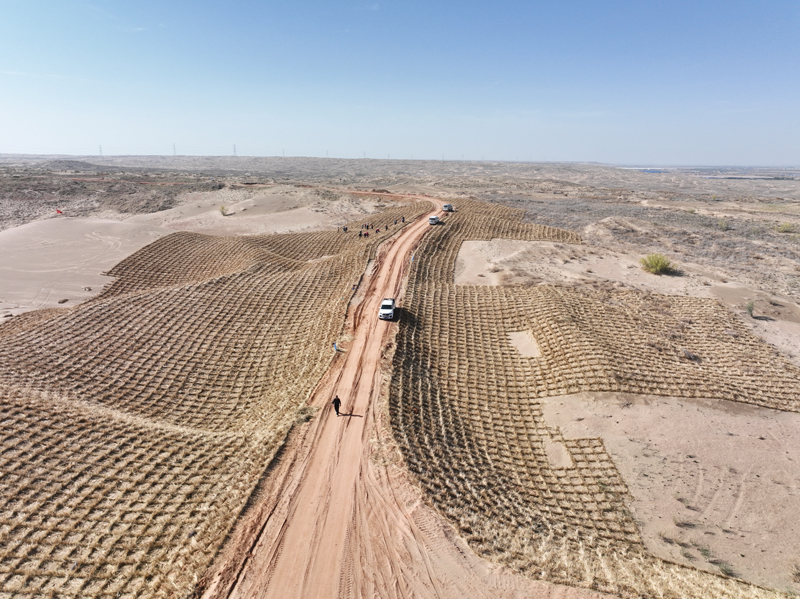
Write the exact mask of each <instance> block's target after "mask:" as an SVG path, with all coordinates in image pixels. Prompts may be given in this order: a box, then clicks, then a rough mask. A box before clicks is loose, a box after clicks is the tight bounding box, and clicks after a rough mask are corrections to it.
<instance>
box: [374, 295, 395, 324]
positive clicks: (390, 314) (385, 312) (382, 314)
mask: <svg viewBox="0 0 800 599" xmlns="http://www.w3.org/2000/svg"><path fill="white" fill-rule="evenodd" d="M394 308H395V303H394V298H393V297H387V298H384V300H383V301H382V302H381V308H380V310H378V318H380V319H381V320H394Z"/></svg>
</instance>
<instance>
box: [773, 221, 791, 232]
mask: <svg viewBox="0 0 800 599" xmlns="http://www.w3.org/2000/svg"><path fill="white" fill-rule="evenodd" d="M776 229H778V233H794V229H795V227H794V223H781V224H779V225H778V226H777V227H776Z"/></svg>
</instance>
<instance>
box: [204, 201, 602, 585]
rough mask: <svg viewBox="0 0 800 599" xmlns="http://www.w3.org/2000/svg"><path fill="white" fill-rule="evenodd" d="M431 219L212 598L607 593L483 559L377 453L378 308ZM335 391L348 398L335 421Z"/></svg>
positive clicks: (213, 576) (400, 258)
mask: <svg viewBox="0 0 800 599" xmlns="http://www.w3.org/2000/svg"><path fill="white" fill-rule="evenodd" d="M432 201H434V202H435V203H437V204H439V205H440V206H441V202H440V201H439V200H432ZM445 226H446V225H445ZM429 227H430V226H429V225H428V222H427V216H426V217H423V218H421V219H419V220H418V221H417V222H414V223H412V224H410V225H408V226H407V227H406V228H405V229H403V230H402V231H401V232H400V234H398V235H397V236H395V237H394V238H392V239H390V240H388V241H387V242H386V243H385V244H384V245H383V247H382V248H381V251H380V252H379V254H378V256H377V258H376V263H375V268H374V270H373V273H372V274H371V275H370V276H368V277H366V278H365V281H364V282H365V283H366V286H365V287H366V293H365V297H364V300H363V301H362V302H360V303H359V304H358V305H357V306H355V309H354V310H353V314H352V316H351V319H352V325H351V330H352V333H353V341H352V342H351V344H350V347H349V349H348V350H347V351H346V352H345V353H343V354H340V355H339V356H337V358H336V359H335V360H334V363H333V365H332V367H331V369H330V370H329V371H328V373H327V374H326V376H325V377H324V378H323V380H322V381H321V382H320V385H319V386H318V387H317V389H316V390H315V392H314V395H313V397H312V399H311V401H310V403H311V405H314V406H317V407H320V408H321V410H320V411H319V412H318V414H317V417H316V418H314V419H313V420H312V421H311V422H310V423H309V424H308V425H307V426H305V427H301V429H303V430H300V431H299V432H298V433H297V434H295V435H293V436H292V437H291V438H290V440H289V441H288V443H287V445H286V446H285V448H284V450H283V452H282V455H281V456H280V458H279V459H277V460H276V465H275V467H274V468H272V469H271V471H270V473H269V477H268V479H267V482H266V484H265V485H264V488H263V489H262V492H261V499H260V500H259V505H258V507H257V508H256V509H254V511H253V515H251V516H250V518H249V522H246V523H245V524H243V525H242V526H241V527H240V528H241V530H239V531H238V534H234V536H233V538H232V540H231V542H230V547H231V548H229V551H228V554H227V555H223V558H222V559H220V560H218V563H217V564H216V566H215V570H214V571H213V572H210V573H209V575H207V576H209V578H208V582H207V586H206V583H205V582H202V583H201V584H200V588H203V587H205V592H204V593H203V597H204V598H208V599H211V598H218V597H231V598H237V599H238V598H259V599H260V598H272V597H275V598H278V597H279V598H280V599H295V598H296V599H301V598H302V599H322V598H325V599H328V598H333V597H343V598H348V599H349V598H351V597H382V598H383V597H386V598H392V599H395V598H396V599H410V598H412V597H413V598H416V597H421V598H428V597H430V598H432V599H433V598H437V599H441V598H445V597H476V598H482V597H485V598H487V599H501V598H505V597H509V598H511V597H532V598H542V599H544V598H552V599H555V598H563V599H568V598H569V599H572V598H575V599H577V598H589V597H591V598H598V597H603V596H604V595H601V594H598V593H594V592H591V591H586V590H583V589H572V588H569V587H563V586H558V585H552V584H548V583H544V582H539V581H534V580H530V579H527V578H524V577H522V576H519V575H516V574H514V573H512V572H510V571H509V570H507V569H506V568H503V567H502V566H498V565H496V564H492V563H490V562H487V561H486V560H484V559H482V558H480V557H478V556H477V555H476V554H475V553H474V552H472V550H471V549H470V548H469V547H468V546H467V545H466V543H465V542H464V541H463V540H462V539H460V538H459V537H458V536H457V535H456V533H455V531H454V530H453V528H452V527H451V526H450V525H449V524H448V523H447V522H446V521H444V520H443V519H442V518H441V517H440V516H439V515H438V514H436V513H435V512H434V511H433V510H432V509H430V508H429V507H428V506H427V505H426V504H425V503H424V502H423V500H422V495H421V493H420V491H419V489H418V488H417V487H415V486H414V485H413V484H412V483H411V482H410V480H409V478H408V476H407V474H406V473H405V471H404V470H403V469H402V468H399V467H397V466H395V465H392V464H391V463H381V460H377V459H373V457H375V445H376V443H377V444H379V445H380V444H381V443H384V444H387V443H388V444H389V445H391V439H390V435H388V433H387V432H386V426H385V425H386V424H387V423H386V422H384V421H383V420H384V418H385V416H384V412H383V411H382V410H381V409H380V408H379V405H380V402H379V399H380V394H381V383H382V373H381V358H382V355H383V350H384V349H385V347H386V344H387V342H388V341H389V340H390V339H391V338H392V336H393V335H392V332H393V328H394V327H395V326H397V325H396V324H393V323H390V322H385V321H381V320H378V318H377V314H378V306H379V304H380V301H381V299H383V298H384V297H398V296H400V295H401V290H402V285H403V281H404V277H405V274H406V271H407V269H408V265H409V256H410V254H411V251H412V250H413V249H414V247H416V245H417V244H418V243H419V241H420V239H421V238H422V236H423V235H424V234H425V232H426V231H427V230H428V229H429ZM334 393H336V394H338V395H339V396H340V398H341V399H342V409H341V411H342V413H343V415H342V416H340V417H338V418H337V417H336V416H335V415H334V413H333V408H332V406H331V405H330V401H331V399H332V397H333V395H334ZM242 554H244V555H242Z"/></svg>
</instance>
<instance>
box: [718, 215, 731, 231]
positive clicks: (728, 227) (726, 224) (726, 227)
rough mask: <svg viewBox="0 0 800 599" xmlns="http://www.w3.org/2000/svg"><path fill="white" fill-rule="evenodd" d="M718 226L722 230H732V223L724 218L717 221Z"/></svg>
mask: <svg viewBox="0 0 800 599" xmlns="http://www.w3.org/2000/svg"><path fill="white" fill-rule="evenodd" d="M717 226H718V227H719V230H720V231H730V230H731V224H730V223H729V222H728V221H726V220H725V219H724V218H723V219H720V221H719V222H718V223H717Z"/></svg>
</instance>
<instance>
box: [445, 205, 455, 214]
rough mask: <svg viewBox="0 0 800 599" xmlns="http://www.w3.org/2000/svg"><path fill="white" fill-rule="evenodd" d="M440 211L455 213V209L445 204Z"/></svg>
mask: <svg viewBox="0 0 800 599" xmlns="http://www.w3.org/2000/svg"><path fill="white" fill-rule="evenodd" d="M442 210H444V211H445V212H455V208H453V205H452V204H445V205H444V206H442Z"/></svg>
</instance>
